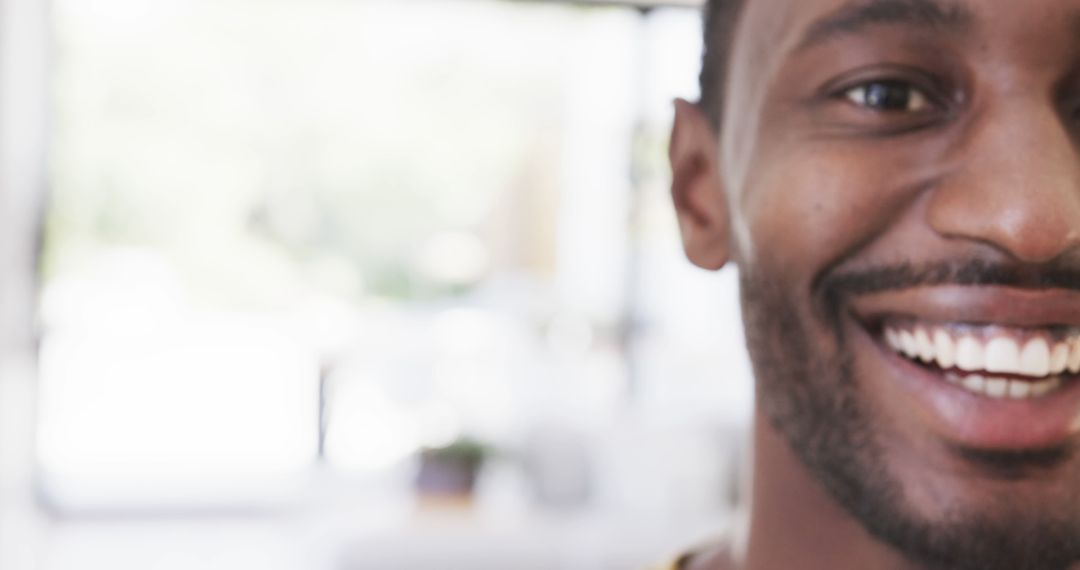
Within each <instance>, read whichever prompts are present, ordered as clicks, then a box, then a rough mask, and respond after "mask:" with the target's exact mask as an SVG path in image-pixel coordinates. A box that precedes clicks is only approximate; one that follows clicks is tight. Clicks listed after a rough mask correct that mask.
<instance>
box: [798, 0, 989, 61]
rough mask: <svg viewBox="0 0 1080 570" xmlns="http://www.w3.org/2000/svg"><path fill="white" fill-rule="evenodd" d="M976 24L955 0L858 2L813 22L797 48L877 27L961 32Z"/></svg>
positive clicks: (867, 0) (968, 11)
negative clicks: (903, 27)
mask: <svg viewBox="0 0 1080 570" xmlns="http://www.w3.org/2000/svg"><path fill="white" fill-rule="evenodd" d="M973 21H974V16H973V14H972V13H971V11H970V10H969V9H968V8H966V7H965V6H963V5H960V4H957V3H955V2H953V1H952V0H856V1H853V2H849V3H847V4H846V5H844V6H842V7H841V8H839V9H838V10H836V11H834V12H832V13H830V14H828V15H826V16H825V17H823V18H821V19H820V20H818V21H816V22H814V23H813V24H812V25H811V26H810V27H809V29H808V30H807V32H806V34H805V35H804V36H803V39H802V41H801V42H799V47H798V48H797V49H798V50H804V49H808V48H810V47H813V46H816V45H819V44H821V43H824V42H827V41H830V40H833V39H835V38H837V37H840V36H847V35H854V34H859V33H861V32H865V31H866V30H867V29H869V28H873V27H877V26H909V27H920V28H926V27H930V28H934V29H938V30H955V31H958V32H959V31H964V29H965V28H968V27H969V26H970V25H971V23H972V22H973Z"/></svg>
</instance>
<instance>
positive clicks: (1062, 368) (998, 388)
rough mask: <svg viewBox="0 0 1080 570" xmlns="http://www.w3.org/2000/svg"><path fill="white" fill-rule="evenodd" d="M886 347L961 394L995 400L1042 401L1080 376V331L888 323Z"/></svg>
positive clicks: (884, 325)
mask: <svg viewBox="0 0 1080 570" xmlns="http://www.w3.org/2000/svg"><path fill="white" fill-rule="evenodd" d="M881 331H882V332H881V338H882V340H883V341H884V343H885V345H886V346H888V347H889V348H890V349H891V350H892V351H894V352H896V353H897V354H898V355H900V356H902V357H904V358H906V359H908V360H910V361H911V362H913V363H916V364H918V365H919V366H922V367H924V368H926V369H928V370H930V371H932V372H936V373H938V374H940V375H941V377H942V378H943V379H944V380H945V381H947V382H949V383H950V384H954V385H956V386H957V387H959V388H962V389H963V390H966V391H968V392H970V393H972V394H976V395H979V396H984V397H987V398H995V399H1014V400H1026V399H1033V398H1042V397H1046V396H1049V395H1052V394H1054V393H1055V392H1057V391H1060V390H1063V389H1064V388H1065V386H1066V385H1067V384H1069V383H1071V382H1074V381H1075V379H1076V378H1077V377H1078V376H1077V375H1078V373H1080V328H1077V327H1063V326H1062V327H1046V328H1014V327H1005V326H982V325H965V324H953V323H924V322H919V321H916V320H914V319H906V320H905V319H891V320H886V321H885V322H883V323H882V326H881Z"/></svg>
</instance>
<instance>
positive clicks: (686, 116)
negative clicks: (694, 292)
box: [668, 99, 730, 271]
mask: <svg viewBox="0 0 1080 570" xmlns="http://www.w3.org/2000/svg"><path fill="white" fill-rule="evenodd" d="M668 157H669V158H670V160H671V197H672V199H673V201H674V203H675V211H676V214H677V215H678V219H679V230H680V231H681V233H682V241H683V249H685V251H686V256H687V257H688V258H689V259H690V261H691V262H692V263H693V264H694V265H697V266H698V267H701V268H703V269H709V270H714V271H715V270H718V269H720V268H722V267H723V266H724V265H726V264H727V261H728V257H729V254H730V250H729V248H730V239H729V233H728V229H729V220H728V207H727V197H726V196H725V193H724V188H723V184H722V182H721V178H720V173H719V170H718V166H719V165H718V160H719V158H718V157H719V155H718V148H717V137H716V135H715V133H714V131H713V128H712V126H711V125H710V123H709V120H708V118H706V116H705V113H704V112H702V110H701V108H699V107H698V106H697V105H695V104H693V103H690V102H688V101H685V100H683V99H676V100H675V124H674V126H673V128H672V131H671V146H670V147H669V149H668Z"/></svg>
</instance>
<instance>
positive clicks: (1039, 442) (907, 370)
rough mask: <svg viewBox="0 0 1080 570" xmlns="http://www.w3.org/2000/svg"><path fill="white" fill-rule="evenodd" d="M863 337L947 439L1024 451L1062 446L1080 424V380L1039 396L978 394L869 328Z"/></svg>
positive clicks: (982, 447)
mask: <svg viewBox="0 0 1080 570" xmlns="http://www.w3.org/2000/svg"><path fill="white" fill-rule="evenodd" d="M859 329H860V330H861V331H862V333H863V334H862V335H861V336H862V337H863V338H862V340H863V341H865V342H869V343H870V344H871V345H872V346H873V349H874V350H876V352H877V353H878V354H879V355H880V356H881V357H882V358H881V359H882V361H883V362H884V364H885V368H886V370H887V371H888V373H889V375H891V376H893V377H894V378H895V379H896V380H897V381H898V382H899V383H900V384H901V385H902V386H903V387H904V388H906V392H907V393H908V394H909V395H910V396H911V399H912V400H914V403H915V405H917V406H920V407H921V408H922V409H923V411H924V412H926V413H925V414H919V415H922V416H924V417H927V418H929V420H930V422H931V426H930V428H931V429H932V430H933V431H935V432H937V434H938V435H939V436H941V437H942V438H944V439H945V440H946V441H948V442H950V443H952V444H954V445H958V446H961V447H967V448H972V449H979V450H988V451H992V450H1001V451H1024V450H1036V449H1047V448H1053V447H1058V446H1061V445H1063V444H1066V443H1068V442H1069V440H1070V439H1071V438H1073V437H1074V436H1075V435H1076V433H1077V431H1078V429H1080V381H1077V380H1076V379H1069V380H1067V381H1066V382H1065V383H1064V385H1062V387H1061V388H1058V389H1057V390H1055V391H1054V392H1052V393H1050V394H1047V395H1045V396H1042V397H1039V398H1031V399H1024V400H1013V399H1008V398H1001V399H997V398H991V397H989V396H985V395H979V394H974V393H972V392H969V391H967V390H965V389H964V388H962V387H960V386H957V385H954V384H950V383H949V382H947V381H946V380H945V375H944V373H943V372H939V371H937V370H934V369H930V368H925V367H923V366H920V365H918V364H916V363H914V362H912V361H910V360H908V359H906V358H904V357H902V356H900V355H899V354H897V353H896V352H894V351H892V350H891V349H889V348H888V347H886V346H884V345H883V343H882V342H880V341H879V340H877V339H875V338H874V337H872V336H871V335H870V333H869V331H867V330H866V329H865V328H863V327H859Z"/></svg>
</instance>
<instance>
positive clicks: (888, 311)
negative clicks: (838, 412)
mask: <svg viewBox="0 0 1080 570" xmlns="http://www.w3.org/2000/svg"><path fill="white" fill-rule="evenodd" d="M851 308H852V310H853V312H854V314H855V316H856V317H857V318H858V319H859V320H860V321H862V322H864V323H876V322H880V321H881V320H882V319H884V318H886V317H890V316H905V317H912V318H915V319H919V320H927V321H934V322H953V323H965V324H972V325H980V324H985V325H997V326H1005V327H1018V328H1033V327H1051V326H1080V291H1073V290H1069V289H1060V288H1055V289H1032V288H1019V287H1007V286H972V285H934V286H925V287H913V288H909V289H902V290H896V291H887V292H881V293H872V294H867V295H862V296H859V297H857V298H854V299H852V302H851Z"/></svg>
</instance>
